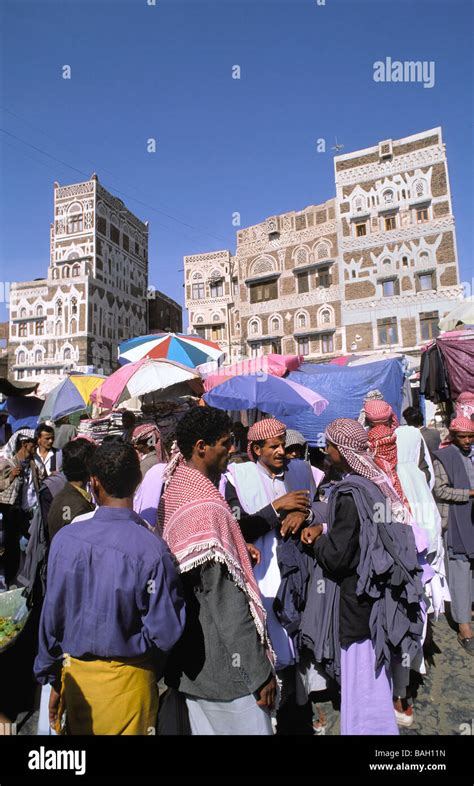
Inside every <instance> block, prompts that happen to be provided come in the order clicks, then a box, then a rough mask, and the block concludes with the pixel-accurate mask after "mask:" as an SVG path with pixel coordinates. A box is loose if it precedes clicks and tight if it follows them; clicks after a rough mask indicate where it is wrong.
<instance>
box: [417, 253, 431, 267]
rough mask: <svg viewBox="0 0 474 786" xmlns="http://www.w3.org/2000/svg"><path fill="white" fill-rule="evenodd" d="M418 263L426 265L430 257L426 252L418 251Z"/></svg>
mask: <svg viewBox="0 0 474 786" xmlns="http://www.w3.org/2000/svg"><path fill="white" fill-rule="evenodd" d="M418 261H419V262H421V263H422V264H426V263H428V262H429V261H430V255H429V254H428V252H427V251H420V253H419V254H418Z"/></svg>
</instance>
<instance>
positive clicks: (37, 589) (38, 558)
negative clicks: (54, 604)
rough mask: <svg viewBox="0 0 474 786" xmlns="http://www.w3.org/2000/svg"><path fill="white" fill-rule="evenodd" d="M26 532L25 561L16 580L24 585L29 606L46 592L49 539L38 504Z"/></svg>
mask: <svg viewBox="0 0 474 786" xmlns="http://www.w3.org/2000/svg"><path fill="white" fill-rule="evenodd" d="M28 534H29V540H28V545H27V547H26V554H25V563H24V565H23V568H22V571H21V575H19V576H18V580H19V581H20V582H21V583H22V584H24V586H25V587H26V589H25V591H24V593H23V594H24V595H25V597H26V605H27V606H28V608H31V607H32V606H33V605H35V604H36V603H40V602H41V601H42V600H43V598H44V595H45V593H46V561H47V555H48V543H49V541H48V538H47V534H46V531H45V525H44V521H43V517H42V515H41V508H40V507H39V505H38V506H37V507H36V508H35V511H34V513H33V518H32V519H31V523H30V527H29V530H28Z"/></svg>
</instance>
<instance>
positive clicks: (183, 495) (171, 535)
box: [158, 452, 274, 663]
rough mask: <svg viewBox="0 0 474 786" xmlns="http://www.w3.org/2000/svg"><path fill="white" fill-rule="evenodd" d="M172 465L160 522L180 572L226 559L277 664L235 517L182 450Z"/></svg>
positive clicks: (267, 648) (160, 510)
mask: <svg viewBox="0 0 474 786" xmlns="http://www.w3.org/2000/svg"><path fill="white" fill-rule="evenodd" d="M171 465H173V466H171ZM169 466H170V469H171V473H169V472H167V473H166V474H167V475H168V478H167V481H166V483H165V491H164V494H163V495H162V497H161V500H160V505H159V508H158V521H159V527H160V528H162V534H163V538H164V540H165V541H166V543H167V544H168V546H169V548H170V551H171V552H172V553H173V554H174V556H175V558H176V560H177V563H178V570H179V572H180V573H187V572H188V571H190V570H193V568H196V567H198V566H199V565H202V564H204V563H205V562H208V561H211V562H221V563H223V564H224V565H225V566H226V568H227V570H228V571H229V574H230V575H231V577H232V579H233V580H234V582H235V583H236V585H237V586H238V587H239V588H240V589H241V590H242V591H243V592H244V593H245V595H246V598H247V602H248V604H249V608H250V612H251V614H252V618H253V620H254V623H255V626H256V628H257V631H258V635H259V637H260V640H261V641H262V643H263V644H264V646H265V648H266V650H267V654H268V657H269V659H270V661H271V662H272V663H273V661H274V656H273V652H272V649H271V645H270V642H269V639H268V637H267V632H266V625H265V620H266V615H265V609H264V607H263V605H262V601H261V598H260V592H259V590H258V586H257V582H256V581H255V577H254V575H253V570H252V565H251V563H250V557H249V553H248V551H247V547H246V545H245V541H244V538H243V536H242V532H241V531H240V527H239V525H238V523H237V520H236V519H235V517H234V516H233V515H232V513H231V510H230V508H229V506H228V504H227V502H226V501H225V500H224V498H223V497H222V496H221V494H220V493H219V491H218V490H217V488H216V487H215V486H214V484H213V483H212V482H211V481H210V480H209V479H208V478H206V477H205V475H203V474H202V472H199V471H198V470H196V469H193V468H192V467H188V466H187V465H186V464H185V463H184V458H183V456H182V455H181V453H179V452H178V453H176V454H175V456H174V458H173V459H172V462H170V465H169Z"/></svg>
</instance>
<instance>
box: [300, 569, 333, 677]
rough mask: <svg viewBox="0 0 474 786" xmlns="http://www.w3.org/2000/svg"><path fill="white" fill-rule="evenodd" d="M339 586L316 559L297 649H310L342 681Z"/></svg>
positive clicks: (326, 670)
mask: <svg viewBox="0 0 474 786" xmlns="http://www.w3.org/2000/svg"><path fill="white" fill-rule="evenodd" d="M339 599H340V590H339V586H338V585H337V584H336V582H335V581H333V580H332V579H330V578H329V576H327V574H325V573H324V571H323V569H322V567H321V565H318V563H317V562H315V565H314V570H313V577H312V579H311V584H310V585H309V588H308V598H307V601H306V607H305V610H304V612H303V615H302V617H301V624H300V635H299V642H300V651H303V649H304V648H305V647H306V648H307V649H308V650H310V652H311V654H312V656H314V660H315V661H316V663H320V664H321V665H322V666H323V667H324V670H325V672H326V674H327V675H328V676H329V677H331V678H332V679H333V680H336V682H338V683H340V682H341V646H340V643H339Z"/></svg>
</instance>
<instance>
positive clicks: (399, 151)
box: [393, 134, 439, 156]
mask: <svg viewBox="0 0 474 786" xmlns="http://www.w3.org/2000/svg"><path fill="white" fill-rule="evenodd" d="M437 144H439V136H438V134H433V136H428V137H424V138H423V139H416V140H415V141H414V142H406V143H405V144H403V145H394V146H393V155H394V156H403V155H405V154H406V153H411V152H413V150H422V148H424V147H430V146H431V145H437Z"/></svg>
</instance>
